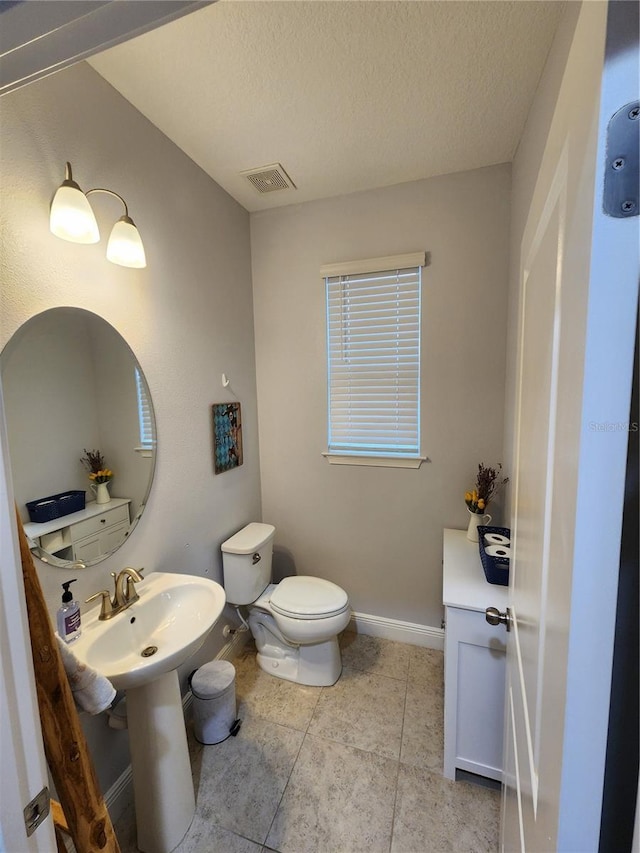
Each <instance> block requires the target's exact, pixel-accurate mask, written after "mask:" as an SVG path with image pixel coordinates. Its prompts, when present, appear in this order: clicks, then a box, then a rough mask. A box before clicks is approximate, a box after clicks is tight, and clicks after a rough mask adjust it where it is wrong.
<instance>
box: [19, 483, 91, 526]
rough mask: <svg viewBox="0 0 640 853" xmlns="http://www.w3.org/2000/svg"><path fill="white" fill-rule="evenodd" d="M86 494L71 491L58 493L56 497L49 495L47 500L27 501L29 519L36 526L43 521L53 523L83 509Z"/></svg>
mask: <svg viewBox="0 0 640 853" xmlns="http://www.w3.org/2000/svg"><path fill="white" fill-rule="evenodd" d="M86 494H87V493H86V492H83V491H80V490H78V489H72V490H71V491H70V492H60V493H59V494H57V495H49V497H48V498H38V500H35V501H27V504H26V506H27V509H28V511H29V518H30V519H31V521H35V522H36V523H37V524H42V522H44V521H53V520H54V519H55V518H62V516H63V515H70V514H71V513H72V512H78V511H79V510H81V509H84V506H85V500H86Z"/></svg>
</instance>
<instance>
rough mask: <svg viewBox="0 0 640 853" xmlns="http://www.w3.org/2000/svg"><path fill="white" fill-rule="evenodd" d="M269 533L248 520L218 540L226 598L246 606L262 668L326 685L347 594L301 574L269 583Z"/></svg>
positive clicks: (336, 667) (336, 670) (335, 662)
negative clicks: (230, 534) (248, 522)
mask: <svg viewBox="0 0 640 853" xmlns="http://www.w3.org/2000/svg"><path fill="white" fill-rule="evenodd" d="M275 532H276V529H275V527H273V525H271V524H260V523H258V522H252V523H251V524H248V525H247V526H246V527H243V528H242V530H239V531H238V532H237V533H235V534H234V535H233V536H232V537H231V538H230V539H227V540H226V542H223V543H222V546H221V547H222V567H223V572H224V588H225V592H226V595H227V602H228V603H229V604H233V605H236V606H239V605H242V604H247V605H250V606H249V627H250V629H251V633H252V634H253V636H254V639H255V641H256V648H257V650H258V664H259V665H260V667H261V668H262V669H264V670H265V672H269V673H271V675H275V676H277V677H278V678H285V679H286V680H287V681H295V682H297V683H298V684H308V685H311V686H313V687H328V686H329V685H331V684H335V683H336V681H337V680H338V679H339V678H340V673H341V672H342V660H341V657H340V647H339V646H338V634H339V633H340V631H343V630H344V629H345V628H346V627H347V625H348V623H349V619H350V618H351V608H350V607H349V599H348V597H347V593H346V592H345V591H344V590H343V589H341V588H340V587H339V586H337V585H336V584H334V583H331V581H326V580H323V579H322V578H312V577H307V576H299V575H296V576H294V577H287V578H284V579H283V580H282V581H281V582H280V583H279V584H272V583H270V581H271V558H272V555H273V537H274V534H275Z"/></svg>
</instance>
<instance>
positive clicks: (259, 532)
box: [220, 521, 276, 554]
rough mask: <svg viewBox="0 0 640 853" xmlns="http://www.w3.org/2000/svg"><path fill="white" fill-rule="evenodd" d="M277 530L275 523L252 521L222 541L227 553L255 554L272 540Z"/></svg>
mask: <svg viewBox="0 0 640 853" xmlns="http://www.w3.org/2000/svg"><path fill="white" fill-rule="evenodd" d="M275 532H276V529H275V527H274V526H273V524H262V523H261V522H259V521H252V522H251V524H247V526H246V527H243V528H242V530H238V532H237V533H234V534H233V536H231V537H229V539H227V540H226V541H225V542H223V543H222V545H221V546H220V548H221V549H222V550H223V551H224V552H225V554H253V553H254V552H255V551H259V550H260V548H263V547H264V546H265V545H266V544H267V543H268V542H270V541H271V540H272V539H273V537H274V534H275Z"/></svg>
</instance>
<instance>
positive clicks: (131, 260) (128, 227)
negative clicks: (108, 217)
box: [107, 216, 147, 269]
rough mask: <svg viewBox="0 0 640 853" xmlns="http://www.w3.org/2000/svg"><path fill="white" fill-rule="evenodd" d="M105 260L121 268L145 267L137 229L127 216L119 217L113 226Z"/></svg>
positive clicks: (145, 263) (145, 261)
mask: <svg viewBox="0 0 640 853" xmlns="http://www.w3.org/2000/svg"><path fill="white" fill-rule="evenodd" d="M107 260H109V261H111V263H113V264H119V265H120V266H121V267H134V268H135V269H141V268H142V267H146V265H147V259H146V257H145V254H144V246H143V245H142V240H141V239H140V234H139V233H138V229H137V228H136V226H135V224H134V221H133V219H131V218H130V217H129V216H121V217H120V219H118V221H117V222H116V224H115V225H114V226H113V229H112V231H111V236H110V237H109V243H108V244H107Z"/></svg>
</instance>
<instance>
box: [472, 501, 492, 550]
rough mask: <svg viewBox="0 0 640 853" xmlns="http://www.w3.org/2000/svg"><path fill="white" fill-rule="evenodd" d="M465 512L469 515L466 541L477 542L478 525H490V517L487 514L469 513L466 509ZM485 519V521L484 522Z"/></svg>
mask: <svg viewBox="0 0 640 853" xmlns="http://www.w3.org/2000/svg"><path fill="white" fill-rule="evenodd" d="M467 512H468V513H469V527H468V528H467V539H468V540H469V541H470V542H477V541H478V525H479V524H480V525H487V524H491V516H490V515H489V513H488V512H485V513H482V512H471V510H470V509H469V508H468V507H467ZM485 519H486V521H485Z"/></svg>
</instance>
